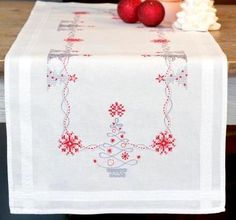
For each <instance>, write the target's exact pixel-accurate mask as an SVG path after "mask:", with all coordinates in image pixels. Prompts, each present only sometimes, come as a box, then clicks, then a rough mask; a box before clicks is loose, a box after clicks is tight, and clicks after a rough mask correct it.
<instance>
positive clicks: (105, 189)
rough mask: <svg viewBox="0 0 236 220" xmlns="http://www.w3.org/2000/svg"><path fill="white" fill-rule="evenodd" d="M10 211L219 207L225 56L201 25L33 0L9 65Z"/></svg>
mask: <svg viewBox="0 0 236 220" xmlns="http://www.w3.org/2000/svg"><path fill="white" fill-rule="evenodd" d="M5 65H6V66H5V68H6V69H5V73H6V75H5V81H6V83H5V89H6V90H5V91H6V121H7V139H8V178H9V200H10V210H11V213H34V214H45V213H74V214H83V213H85V214H93V213H216V212H221V211H224V206H225V128H226V108H227V103H226V100H227V94H226V93H227V59H226V57H225V55H224V53H223V52H222V50H221V49H220V47H219V46H218V45H217V43H216V42H215V41H214V39H213V38H212V37H211V35H210V34H209V33H194V32H181V31H178V30H175V29H172V28H169V27H165V26H159V27H155V28H147V27H144V26H143V25H141V24H139V23H137V24H125V23H123V22H122V21H121V20H120V19H119V18H118V17H117V14H116V6H115V5H112V4H79V3H65V4H64V3H63V4H62V3H45V2H37V3H36V5H35V7H34V9H33V11H32V13H31V15H30V18H29V19H28V21H27V23H26V24H25V26H24V28H23V29H22V31H21V33H20V34H19V36H18V38H17V40H16V42H15V43H14V44H13V46H12V48H11V49H10V51H9V53H8V54H7V57H6V62H5Z"/></svg>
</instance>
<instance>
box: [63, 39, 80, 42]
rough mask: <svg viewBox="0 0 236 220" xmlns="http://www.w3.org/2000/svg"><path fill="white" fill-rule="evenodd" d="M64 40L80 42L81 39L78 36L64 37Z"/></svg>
mask: <svg viewBox="0 0 236 220" xmlns="http://www.w3.org/2000/svg"><path fill="white" fill-rule="evenodd" d="M64 41H66V42H81V41H83V40H82V39H80V38H66V39H65V40H64Z"/></svg>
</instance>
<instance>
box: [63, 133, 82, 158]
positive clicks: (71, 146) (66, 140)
mask: <svg viewBox="0 0 236 220" xmlns="http://www.w3.org/2000/svg"><path fill="white" fill-rule="evenodd" d="M81 147H82V144H81V140H80V139H79V138H78V136H77V135H75V134H74V133H73V132H69V131H66V132H65V133H64V134H63V135H62V136H61V138H60V139H59V148H60V149H61V151H62V152H63V153H66V155H68V154H72V155H74V154H75V153H78V152H79V148H81Z"/></svg>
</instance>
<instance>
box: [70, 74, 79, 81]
mask: <svg viewBox="0 0 236 220" xmlns="http://www.w3.org/2000/svg"><path fill="white" fill-rule="evenodd" d="M77 79H78V78H77V76H76V75H75V74H73V75H69V81H71V82H75V81H76V80H77Z"/></svg>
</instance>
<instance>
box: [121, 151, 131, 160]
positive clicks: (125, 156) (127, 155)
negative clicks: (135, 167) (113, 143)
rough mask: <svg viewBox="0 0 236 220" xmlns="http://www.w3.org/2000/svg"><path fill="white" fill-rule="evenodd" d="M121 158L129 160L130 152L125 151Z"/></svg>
mask: <svg viewBox="0 0 236 220" xmlns="http://www.w3.org/2000/svg"><path fill="white" fill-rule="evenodd" d="M121 158H122V159H123V160H128V159H129V154H128V153H127V152H124V153H122V154H121Z"/></svg>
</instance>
